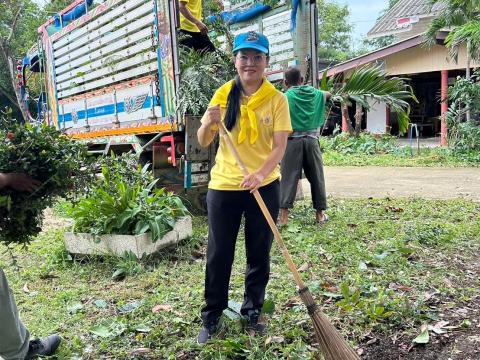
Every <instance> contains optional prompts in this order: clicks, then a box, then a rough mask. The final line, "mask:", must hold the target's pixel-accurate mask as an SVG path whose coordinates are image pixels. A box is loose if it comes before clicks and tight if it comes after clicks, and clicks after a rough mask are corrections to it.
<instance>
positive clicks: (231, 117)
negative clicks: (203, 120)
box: [225, 75, 243, 131]
mask: <svg viewBox="0 0 480 360" xmlns="http://www.w3.org/2000/svg"><path fill="white" fill-rule="evenodd" d="M242 91H243V89H242V83H241V82H240V77H239V76H238V75H237V76H235V80H234V81H233V85H232V89H231V90H230V93H229V94H228V99H227V112H226V113H225V126H226V127H227V129H228V131H232V129H233V128H234V127H235V124H236V123H237V119H238V117H239V115H240V99H241V97H242Z"/></svg>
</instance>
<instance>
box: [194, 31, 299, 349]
mask: <svg viewBox="0 0 480 360" xmlns="http://www.w3.org/2000/svg"><path fill="white" fill-rule="evenodd" d="M233 54H234V63H235V68H236V69H237V76H236V78H235V79H234V80H232V81H229V82H228V83H226V84H224V85H223V86H221V87H220V88H219V89H218V90H217V91H216V93H215V95H214V96H213V98H212V100H211V101H210V105H209V108H208V110H207V111H206V112H205V114H204V116H203V118H202V120H201V121H202V125H201V127H200V129H199V130H198V133H197V135H198V140H199V142H200V144H201V145H202V146H208V145H209V144H210V143H211V142H212V141H213V139H214V138H215V136H216V134H217V133H218V124H219V123H220V121H223V122H224V123H225V126H226V127H227V129H228V130H229V132H230V136H231V137H232V139H233V141H234V144H235V147H236V148H237V150H238V152H239V154H240V157H241V158H242V160H243V162H244V163H245V165H246V167H247V169H248V171H249V174H250V175H248V176H243V174H242V172H241V170H240V168H239V167H238V165H237V164H236V162H235V159H234V157H233V155H232V154H231V153H230V152H229V150H228V147H227V144H226V142H225V139H222V138H220V146H219V148H218V152H217V156H216V159H215V166H214V167H213V168H212V171H211V174H210V175H211V180H210V183H209V185H208V188H209V190H208V194H207V209H208V226H209V233H208V249H207V268H206V276H205V302H206V304H205V306H204V307H203V308H202V320H203V328H202V330H201V331H200V334H199V336H198V342H199V343H201V344H203V343H205V342H207V341H208V340H209V339H210V338H211V337H212V335H214V334H215V332H216V331H217V330H218V322H219V318H220V315H221V314H222V312H223V310H224V309H226V308H227V305H228V285H229V282H230V274H231V270H232V263H233V257H234V253H235V242H236V239H237V235H238V231H239V229H240V223H241V220H242V216H244V217H245V248H246V256H247V268H246V273H245V293H244V301H243V304H242V308H241V313H242V315H243V316H244V317H245V318H246V320H247V328H248V329H249V330H254V331H257V332H260V333H262V332H264V330H265V327H264V325H262V324H259V323H258V319H259V316H260V312H261V309H262V306H263V302H264V298H265V288H266V286H267V283H268V279H269V273H270V255H269V254H270V248H271V245H272V240H273V234H272V232H271V230H270V228H269V226H268V223H267V222H266V220H265V218H264V217H263V215H262V213H261V210H260V208H259V206H258V204H257V203H256V201H255V198H254V197H253V195H252V194H251V193H252V191H253V190H256V189H258V190H259V192H260V194H261V195H262V197H263V199H264V201H265V203H266V204H267V207H268V209H269V211H270V213H271V215H272V217H273V218H274V219H276V218H277V215H278V210H279V195H280V194H279V190H280V187H279V178H280V169H279V165H278V164H279V162H280V161H281V159H282V157H283V154H284V152H285V148H286V144H287V137H288V134H289V133H290V132H291V131H292V127H291V124H290V114H289V110H288V102H287V100H286V98H285V96H284V95H283V94H282V93H281V92H280V91H278V90H276V89H275V87H274V86H273V85H272V84H271V83H270V82H269V81H268V80H267V79H266V78H265V77H264V72H265V68H266V67H267V66H268V60H269V58H268V54H269V42H268V39H267V38H266V37H265V36H264V35H262V34H260V33H257V32H248V33H243V34H239V35H237V36H236V37H235V40H234V45H233Z"/></svg>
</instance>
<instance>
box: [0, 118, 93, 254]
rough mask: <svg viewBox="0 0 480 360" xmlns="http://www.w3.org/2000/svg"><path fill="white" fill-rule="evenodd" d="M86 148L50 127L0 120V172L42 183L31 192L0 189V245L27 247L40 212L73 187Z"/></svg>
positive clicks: (37, 222)
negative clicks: (23, 175)
mask: <svg viewBox="0 0 480 360" xmlns="http://www.w3.org/2000/svg"><path fill="white" fill-rule="evenodd" d="M86 161H87V149H86V147H85V146H84V145H81V144H80V143H76V142H73V141H71V140H70V139H68V138H67V137H66V136H64V135H62V134H61V133H60V132H59V131H57V130H56V129H54V128H53V127H51V126H47V125H41V126H32V125H29V124H26V125H23V124H19V123H18V122H15V121H13V120H9V119H6V118H0V172H2V173H11V172H21V173H25V174H27V175H29V176H30V177H32V178H34V179H37V180H38V181H40V182H41V183H42V184H41V186H40V187H39V188H38V189H37V190H36V191H34V192H33V193H24V192H17V191H13V190H12V189H9V188H4V189H1V190H0V242H4V243H6V244H11V243H20V244H24V245H26V244H28V243H29V242H30V240H31V239H32V237H33V236H35V235H37V234H38V233H39V232H40V230H41V221H42V212H43V210H44V209H45V208H46V207H48V206H50V205H51V204H52V203H53V202H54V201H55V198H57V197H58V196H65V195H66V194H67V193H68V191H69V189H70V188H71V187H72V186H73V185H74V180H73V177H72V175H73V174H75V173H77V172H79V171H80V170H81V168H82V166H83V165H84V164H85V162H86Z"/></svg>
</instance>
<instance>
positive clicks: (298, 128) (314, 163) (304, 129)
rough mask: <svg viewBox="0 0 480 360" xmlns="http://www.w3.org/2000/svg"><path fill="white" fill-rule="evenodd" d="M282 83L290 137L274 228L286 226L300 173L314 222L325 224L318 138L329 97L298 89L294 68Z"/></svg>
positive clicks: (298, 75)
mask: <svg viewBox="0 0 480 360" xmlns="http://www.w3.org/2000/svg"><path fill="white" fill-rule="evenodd" d="M284 81H285V86H286V88H287V91H286V92H285V96H286V97H287V100H288V106H289V109H290V118H291V121H292V128H293V133H292V134H291V135H290V136H289V137H288V142H287V149H286V151H285V155H284V157H283V160H282V163H281V174H282V176H281V182H280V216H279V222H278V224H279V225H280V226H284V225H286V224H287V223H288V211H289V209H291V208H292V207H293V202H294V200H295V195H296V192H297V184H298V181H299V180H300V177H301V175H302V169H303V171H304V172H305V176H306V177H307V180H308V181H309V182H310V187H311V191H312V202H313V207H314V208H315V210H316V222H317V223H318V224H323V223H325V222H326V221H327V220H328V216H327V214H326V213H325V210H326V209H327V195H326V191H325V178H324V175H323V162H322V153H321V151H320V142H319V138H320V135H321V134H320V131H321V128H322V126H323V123H324V122H325V104H326V101H327V100H328V99H329V98H330V96H331V94H330V93H329V92H327V91H321V90H318V89H315V88H314V87H312V86H310V85H301V84H302V83H303V78H302V76H301V73H300V70H299V69H298V68H296V67H290V68H288V69H287V71H286V72H285V80H284Z"/></svg>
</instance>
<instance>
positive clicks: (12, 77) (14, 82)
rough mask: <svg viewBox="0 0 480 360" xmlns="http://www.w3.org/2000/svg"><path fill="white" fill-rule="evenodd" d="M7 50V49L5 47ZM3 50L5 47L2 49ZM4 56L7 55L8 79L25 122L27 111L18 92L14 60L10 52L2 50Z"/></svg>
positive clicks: (27, 117) (26, 120)
mask: <svg viewBox="0 0 480 360" xmlns="http://www.w3.org/2000/svg"><path fill="white" fill-rule="evenodd" d="M7 50H8V49H7ZM4 51H5V49H4ZM4 54H5V57H7V59H6V60H7V64H8V71H9V72H10V80H11V82H12V86H13V90H14V91H15V96H16V98H17V104H18V107H19V109H20V111H21V112H22V116H23V120H24V121H25V122H28V121H29V116H28V111H27V108H26V107H25V103H24V102H23V101H22V95H21V93H20V88H19V87H18V86H17V77H16V71H15V70H16V69H15V61H14V59H13V57H12V56H10V53H6V52H4Z"/></svg>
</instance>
